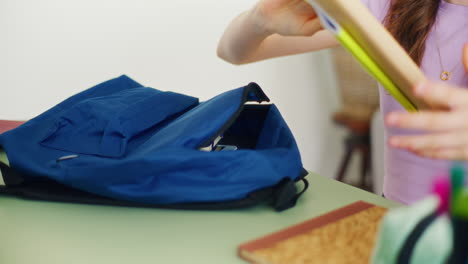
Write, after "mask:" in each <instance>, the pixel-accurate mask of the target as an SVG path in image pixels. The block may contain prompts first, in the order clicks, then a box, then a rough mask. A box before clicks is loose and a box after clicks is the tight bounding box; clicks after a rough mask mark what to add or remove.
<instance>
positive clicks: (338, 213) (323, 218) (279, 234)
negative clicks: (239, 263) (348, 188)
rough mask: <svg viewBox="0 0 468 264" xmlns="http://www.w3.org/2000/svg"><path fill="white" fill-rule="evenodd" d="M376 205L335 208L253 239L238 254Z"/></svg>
mask: <svg viewBox="0 0 468 264" xmlns="http://www.w3.org/2000/svg"><path fill="white" fill-rule="evenodd" d="M374 206H376V205H374V204H370V203H367V202H364V201H357V202H354V203H351V204H348V205H346V206H343V207H340V208H337V209H335V210H333V211H331V212H328V213H325V214H322V215H319V216H316V217H313V218H312V219H309V220H305V221H303V222H301V223H298V224H295V225H292V226H289V227H286V228H283V229H281V230H279V231H276V232H273V233H270V234H268V235H265V236H263V237H260V238H258V239H254V240H251V241H248V242H246V243H243V244H241V245H239V247H238V249H239V254H240V255H241V253H242V252H244V251H246V252H253V251H255V250H258V249H262V248H267V247H269V246H271V245H273V244H276V243H278V242H280V241H283V240H286V239H289V238H291V237H294V236H297V235H299V234H302V233H305V232H307V231H310V230H312V229H316V228H319V227H322V226H325V225H327V224H329V223H332V222H336V221H338V220H340V219H343V218H345V217H348V216H350V215H353V214H356V213H359V212H361V211H364V210H367V209H369V208H371V207H374Z"/></svg>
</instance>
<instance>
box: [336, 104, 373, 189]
mask: <svg viewBox="0 0 468 264" xmlns="http://www.w3.org/2000/svg"><path fill="white" fill-rule="evenodd" d="M333 120H334V121H335V123H337V124H339V125H342V126H344V127H345V128H346V129H347V130H348V131H349V134H348V135H347V136H346V138H345V140H344V142H343V143H344V148H345V151H344V153H343V156H342V159H341V162H340V165H339V168H338V172H337V175H336V179H337V180H339V181H341V182H345V176H346V172H347V169H348V167H349V162H350V160H351V157H352V155H353V154H354V153H356V152H358V153H360V154H361V162H360V178H359V182H358V183H357V185H356V187H359V188H361V189H364V190H367V191H372V190H373V183H372V177H371V164H372V163H371V146H370V142H371V140H370V120H358V119H353V118H351V117H349V116H348V115H346V114H345V113H341V112H337V113H335V114H334V115H333Z"/></svg>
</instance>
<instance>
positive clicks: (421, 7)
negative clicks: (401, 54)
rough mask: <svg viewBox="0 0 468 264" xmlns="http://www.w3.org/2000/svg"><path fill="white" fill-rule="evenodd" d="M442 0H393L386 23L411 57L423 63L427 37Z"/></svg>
mask: <svg viewBox="0 0 468 264" xmlns="http://www.w3.org/2000/svg"><path fill="white" fill-rule="evenodd" d="M440 2H441V0H392V2H391V6H390V9H389V11H388V13H387V16H386V17H385V20H384V25H385V26H386V27H387V29H388V30H389V31H390V33H392V35H393V37H395V38H396V39H397V40H398V42H400V44H401V46H403V48H404V49H405V50H406V52H408V54H409V55H410V56H411V58H412V59H413V60H414V61H415V62H416V63H417V64H418V65H421V61H422V58H423V56H424V51H425V43H426V39H427V37H428V35H429V32H430V31H431V29H432V26H433V25H434V23H435V20H436V16H437V10H438V9H439V4H440Z"/></svg>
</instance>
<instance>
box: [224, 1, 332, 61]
mask: <svg viewBox="0 0 468 264" xmlns="http://www.w3.org/2000/svg"><path fill="white" fill-rule="evenodd" d="M337 44H338V42H337V41H336V40H335V38H334V37H333V36H332V35H331V34H330V33H328V32H326V31H325V30H322V27H321V25H320V22H319V19H318V17H317V15H316V14H315V11H314V10H313V8H312V6H310V5H309V4H308V3H307V2H306V1H303V0H262V1H260V2H259V3H257V4H256V5H255V6H254V7H253V8H252V9H250V10H248V11H246V12H244V13H242V14H240V15H239V16H238V17H237V18H235V19H234V20H233V21H232V22H231V24H230V25H229V26H228V27H227V29H226V31H225V32H224V35H223V36H222V38H221V40H220V42H219V44H218V56H219V57H220V58H222V59H224V60H226V61H228V62H230V63H233V64H245V63H250V62H255V61H259V60H264V59H268V58H273V57H279V56H286V55H292V54H298V53H304V52H309V51H315V50H320V49H324V48H328V47H332V46H335V45H337Z"/></svg>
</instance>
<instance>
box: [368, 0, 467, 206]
mask: <svg viewBox="0 0 468 264" xmlns="http://www.w3.org/2000/svg"><path fill="white" fill-rule="evenodd" d="M362 1H363V2H364V4H366V5H367V7H368V8H369V9H370V11H371V12H372V13H373V14H374V15H375V16H376V17H377V19H379V20H380V21H383V19H384V17H385V15H386V14H387V11H388V8H389V3H390V1H389V0H362ZM464 43H468V6H463V5H455V4H451V3H447V2H445V1H444V0H442V1H441V5H440V7H439V11H438V14H437V20H436V24H435V27H434V28H433V29H432V31H431V32H430V34H429V36H428V39H427V41H426V50H425V54H424V57H423V60H422V65H421V69H422V70H423V72H424V73H425V74H426V76H427V77H428V78H429V79H431V80H435V81H441V80H440V78H439V76H440V74H441V72H442V69H444V70H447V71H451V72H452V76H451V79H450V80H449V81H448V82H449V83H451V84H454V85H458V86H462V87H466V88H468V75H467V73H466V72H465V70H464V67H463V64H462V63H461V59H462V50H463V44H464ZM438 50H440V55H441V59H442V62H441V61H440V59H439V53H438ZM441 65H443V67H442V66H441ZM379 89H380V108H381V111H382V113H383V114H384V116H385V115H386V114H388V113H389V112H392V111H405V110H404V109H403V107H402V106H401V105H400V104H399V103H398V102H397V101H395V100H394V99H393V97H391V96H390V95H388V94H387V93H386V92H384V88H382V86H379ZM467 122H468V120H467ZM384 133H385V134H384V138H385V142H388V139H389V137H390V136H393V135H398V134H400V135H401V134H410V133H412V134H414V133H415V132H410V131H408V130H404V129H395V128H390V127H387V126H385V130H384ZM384 157H385V177H384V194H385V196H386V197H387V198H389V199H391V200H395V201H398V202H402V203H405V204H410V203H413V202H415V201H417V200H419V199H421V198H423V197H424V196H425V195H427V194H428V193H429V192H430V191H431V187H432V179H433V178H434V177H436V176H438V175H443V174H447V173H448V171H449V169H450V165H451V162H449V161H444V160H434V159H427V158H422V157H419V156H417V155H415V154H412V153H410V152H408V151H406V150H400V149H395V148H392V147H389V146H388V144H385V153H384ZM465 167H467V166H465Z"/></svg>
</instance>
